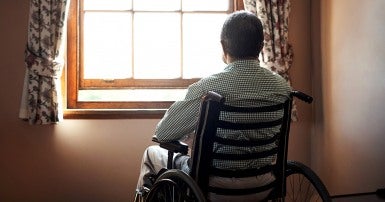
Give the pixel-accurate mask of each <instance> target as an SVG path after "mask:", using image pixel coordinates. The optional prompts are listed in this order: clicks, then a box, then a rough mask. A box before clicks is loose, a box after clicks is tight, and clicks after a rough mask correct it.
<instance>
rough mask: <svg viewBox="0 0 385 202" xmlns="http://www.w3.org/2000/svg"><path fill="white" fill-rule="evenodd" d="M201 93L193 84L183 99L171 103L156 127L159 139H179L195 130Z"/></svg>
mask: <svg viewBox="0 0 385 202" xmlns="http://www.w3.org/2000/svg"><path fill="white" fill-rule="evenodd" d="M203 94H204V93H203V92H202V91H201V90H200V88H198V86H197V85H194V84H193V85H191V86H190V87H189V89H188V91H187V94H186V97H185V99H184V100H182V101H176V102H175V103H174V104H172V105H171V107H170V108H169V109H168V110H167V112H166V114H165V115H164V117H163V118H162V120H160V122H159V123H158V125H157V127H156V130H155V135H156V137H157V138H158V140H159V141H161V142H167V141H172V140H180V139H181V138H183V137H184V136H185V135H187V134H190V133H192V132H193V131H194V130H195V127H196V123H197V121H198V114H199V106H200V102H201V97H202V95H203Z"/></svg>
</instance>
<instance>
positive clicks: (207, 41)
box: [183, 14, 227, 78]
mask: <svg viewBox="0 0 385 202" xmlns="http://www.w3.org/2000/svg"><path fill="white" fill-rule="evenodd" d="M226 16H227V15H226V14H184V17H183V58H184V60H183V66H184V69H183V77H184V78H199V77H204V76H207V75H210V74H212V73H216V72H219V71H220V70H222V69H223V67H224V63H223V62H222V48H221V44H220V31H221V28H222V25H223V22H224V20H225V18H226Z"/></svg>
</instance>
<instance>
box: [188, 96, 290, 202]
mask: <svg viewBox="0 0 385 202" xmlns="http://www.w3.org/2000/svg"><path fill="white" fill-rule="evenodd" d="M291 100H292V99H291V98H290V99H288V100H287V101H286V102H284V103H280V104H275V105H271V106H262V107H235V106H229V105H225V98H224V97H222V96H221V95H219V94H217V93H215V92H209V93H208V94H207V95H206V96H205V97H204V98H203V99H202V103H201V109H200V116H199V122H198V126H197V129H196V138H195V141H194V147H193V150H192V171H191V176H192V177H193V178H194V179H195V181H196V182H197V184H198V185H199V186H200V188H201V189H202V191H203V193H204V194H205V195H206V196H207V194H208V192H213V193H217V194H221V195H243V194H251V193H258V192H263V191H266V190H267V189H270V188H273V190H274V191H273V192H272V195H274V198H275V197H280V196H283V194H284V191H285V190H284V189H285V188H284V186H283V185H284V184H285V181H284V180H285V178H284V172H283V171H284V170H285V165H286V160H287V139H288V133H289V129H290V113H289V112H290V111H291ZM276 112H278V113H280V114H281V116H279V117H278V118H276V119H273V120H268V121H266V120H257V119H256V120H255V121H253V119H251V120H247V121H245V120H243V121H237V120H236V118H235V119H231V121H228V120H226V119H222V118H221V117H222V116H223V114H224V113H230V114H232V115H234V116H235V117H236V114H237V113H241V114H245V113H246V114H250V117H253V114H261V113H276ZM221 114H222V116H221ZM282 114H283V115H282ZM273 127H275V128H278V130H277V132H276V133H275V134H272V135H271V136H269V137H267V138H263V139H255V140H254V139H253V140H244V139H240V140H235V139H229V138H226V137H223V136H221V135H219V134H220V133H221V131H224V130H243V131H250V130H260V129H262V130H263V129H266V128H273ZM218 131H219V132H218ZM272 144H274V145H276V146H275V147H266V145H272ZM218 145H221V146H229V147H242V148H246V149H247V148H248V147H250V148H255V147H264V148H267V149H266V150H262V151H257V152H251V153H247V154H229V153H222V152H219V151H218V150H216V148H217V146H218ZM270 157H272V158H274V159H276V161H274V162H275V163H274V164H270V163H269V164H266V165H264V166H261V167H253V168H247V169H237V170H234V169H224V168H218V167H217V166H213V162H215V161H221V162H226V161H229V162H231V161H237V160H241V161H255V162H257V161H259V159H261V158H270ZM268 172H272V173H274V175H275V178H276V180H275V181H274V182H272V183H270V184H268V185H264V186H262V187H253V188H248V189H237V188H234V189H223V188H218V187H210V186H209V176H220V177H237V178H239V177H251V176H258V175H262V174H265V173H268Z"/></svg>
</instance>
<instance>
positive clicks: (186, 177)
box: [135, 91, 331, 202]
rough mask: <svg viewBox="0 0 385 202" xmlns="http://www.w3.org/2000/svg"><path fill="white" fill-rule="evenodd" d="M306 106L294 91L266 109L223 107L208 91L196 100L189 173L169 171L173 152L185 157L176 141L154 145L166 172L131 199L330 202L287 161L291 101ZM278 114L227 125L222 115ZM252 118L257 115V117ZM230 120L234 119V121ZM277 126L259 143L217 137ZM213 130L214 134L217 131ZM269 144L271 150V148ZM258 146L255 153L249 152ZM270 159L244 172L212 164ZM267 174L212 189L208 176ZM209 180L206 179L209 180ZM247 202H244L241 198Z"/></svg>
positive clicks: (305, 171)
mask: <svg viewBox="0 0 385 202" xmlns="http://www.w3.org/2000/svg"><path fill="white" fill-rule="evenodd" d="M294 98H298V99H299V100H302V101H305V102H307V103H311V102H312V101H313V98H312V97H311V96H308V95H306V94H305V93H302V92H300V91H292V92H291V94H290V97H289V99H288V100H287V101H286V102H284V103H281V104H276V105H267V106H263V105H262V106H250V107H239V106H230V105H227V104H225V98H224V97H223V96H221V95H219V94H218V93H215V92H212V91H211V92H208V93H207V95H206V96H204V97H203V98H202V102H201V106H200V107H201V108H200V114H199V120H198V125H197V129H196V131H195V139H194V144H193V148H191V159H190V160H191V172H190V173H189V174H186V173H185V172H183V171H181V170H179V169H174V168H173V154H174V153H182V154H187V153H188V146H187V145H186V144H184V143H183V142H181V141H172V142H159V141H158V140H157V139H156V137H154V138H153V141H154V142H157V143H158V144H159V146H160V147H162V148H165V149H167V150H168V162H167V169H166V170H164V171H162V172H161V173H159V174H158V175H157V177H156V179H155V180H154V183H153V185H152V186H151V187H149V188H148V190H147V191H146V192H145V193H136V196H135V201H136V202H139V201H150V202H155V201H159V202H169V201H186V202H188V201H198V202H204V201H210V199H209V195H210V194H212V193H214V194H219V195H222V196H231V197H242V196H245V195H246V196H247V195H252V194H258V193H262V192H266V191H269V192H268V193H269V194H268V195H267V198H265V199H264V200H263V201H306V202H307V201H324V202H329V201H331V199H330V195H329V193H328V190H327V189H326V187H325V185H324V184H323V183H322V181H321V180H320V178H319V177H318V176H317V175H316V174H315V173H314V172H313V171H312V170H311V169H310V168H309V167H307V166H305V165H304V164H302V163H300V162H296V161H290V160H287V153H288V140H289V131H290V123H291V111H292V104H293V99H294ZM238 113H241V114H247V117H255V116H253V114H259V115H260V114H261V113H279V114H281V115H282V114H283V115H282V116H278V118H277V117H274V118H273V119H272V120H268V121H265V120H264V121H261V120H258V118H255V119H253V118H248V120H243V121H239V120H238V119H233V121H231V120H230V121H229V120H228V119H226V120H225V118H223V117H228V116H229V115H231V116H235V117H237V114H238ZM257 116H258V115H257ZM234 120H236V121H234ZM266 128H276V129H277V128H278V129H277V130H276V131H277V132H276V133H275V134H274V135H271V136H269V137H267V138H266V137H265V138H263V139H252V140H244V139H235V138H233V139H232V138H227V137H224V136H221V135H220V132H218V131H222V132H223V131H224V130H230V131H234V130H241V131H252V130H264V129H266ZM217 132H218V133H217ZM218 145H222V146H231V147H241V148H250V151H253V152H251V153H246V154H245V153H243V154H233V153H231V154H230V153H226V152H223V151H221V150H220V149H216V148H217V147H218ZM272 145H273V146H272ZM256 147H260V148H264V149H262V150H258V151H255V150H253V149H251V148H256ZM263 158H265V159H266V158H267V159H269V158H270V159H274V160H273V161H270V162H269V163H268V164H266V165H263V166H259V167H252V168H247V169H223V168H218V167H215V166H213V165H214V163H213V162H215V161H217V162H218V161H222V162H226V161H234V160H243V161H258V159H263ZM267 173H273V175H274V179H273V180H272V181H271V182H269V183H267V184H264V185H261V186H257V187H247V188H243V187H231V188H223V187H215V186H212V185H210V183H209V178H211V177H213V176H214V177H223V178H245V177H254V176H260V175H264V174H267ZM211 179H212V178H211ZM243 201H247V200H243Z"/></svg>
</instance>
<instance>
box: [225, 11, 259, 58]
mask: <svg viewBox="0 0 385 202" xmlns="http://www.w3.org/2000/svg"><path fill="white" fill-rule="evenodd" d="M221 43H222V45H223V49H224V51H225V52H227V53H228V54H230V56H232V57H234V58H238V59H242V58H250V57H253V58H255V57H258V55H259V53H260V51H261V50H262V47H263V27H262V22H261V21H260V20H259V19H258V17H257V16H256V15H254V14H253V13H251V12H248V11H237V12H234V13H232V14H230V16H229V17H228V18H227V19H226V21H225V22H224V24H223V27H222V32H221Z"/></svg>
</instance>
